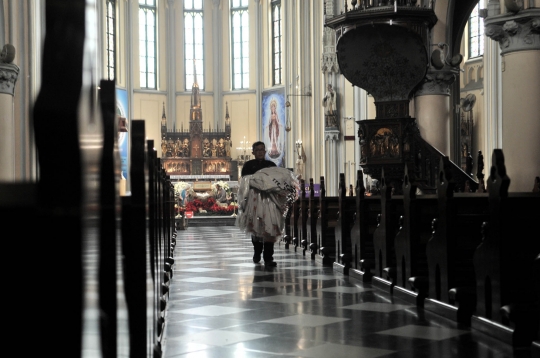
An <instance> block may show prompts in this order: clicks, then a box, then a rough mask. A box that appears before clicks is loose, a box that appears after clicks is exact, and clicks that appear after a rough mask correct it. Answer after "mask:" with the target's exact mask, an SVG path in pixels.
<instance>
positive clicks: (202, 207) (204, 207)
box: [181, 197, 236, 216]
mask: <svg viewBox="0 0 540 358" xmlns="http://www.w3.org/2000/svg"><path fill="white" fill-rule="evenodd" d="M235 210H236V204H235V203H231V204H230V205H228V206H221V205H219V204H218V203H217V202H216V199H214V198H213V197H209V198H208V199H206V200H204V201H203V200H200V199H195V200H192V201H188V202H187V203H186V205H185V206H184V207H183V208H181V212H185V211H192V212H193V214H194V215H197V214H204V215H205V216H216V215H232V214H233V213H234V211H235Z"/></svg>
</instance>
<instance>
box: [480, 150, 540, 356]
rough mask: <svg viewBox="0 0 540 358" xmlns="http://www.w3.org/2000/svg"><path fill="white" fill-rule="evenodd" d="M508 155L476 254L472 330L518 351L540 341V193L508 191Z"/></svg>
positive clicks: (492, 189) (497, 167) (500, 161)
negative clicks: (475, 299) (506, 165)
mask: <svg viewBox="0 0 540 358" xmlns="http://www.w3.org/2000/svg"><path fill="white" fill-rule="evenodd" d="M509 186H510V178H509V177H508V176H507V174H506V167H505V163H504V155H503V152H502V151H501V150H500V149H495V150H494V151H493V156H492V167H491V175H490V177H489V178H488V182H487V187H488V193H489V194H488V195H489V220H488V222H487V223H486V224H485V225H484V227H483V229H484V230H483V240H482V241H481V243H480V245H479V246H478V248H477V249H476V251H475V252H474V269H475V272H476V295H477V305H476V311H475V314H474V316H473V318H472V322H471V324H472V327H473V328H475V329H477V330H480V331H482V332H484V333H486V334H488V335H491V336H494V337H497V338H498V339H500V340H502V341H504V342H507V343H508V344H510V345H512V346H514V347H516V348H517V347H531V344H532V342H533V341H535V340H536V341H538V340H540V266H539V265H540V239H539V237H540V220H539V219H540V193H538V192H527V193H515V192H508V188H509Z"/></svg>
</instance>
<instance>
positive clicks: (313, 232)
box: [302, 178, 320, 260]
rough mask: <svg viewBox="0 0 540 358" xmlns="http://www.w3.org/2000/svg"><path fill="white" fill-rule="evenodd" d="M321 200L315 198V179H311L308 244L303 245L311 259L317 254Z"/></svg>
mask: <svg viewBox="0 0 540 358" xmlns="http://www.w3.org/2000/svg"><path fill="white" fill-rule="evenodd" d="M319 205H320V201H319V198H315V189H314V186H313V178H310V179H309V198H308V209H307V221H306V242H304V243H303V244H302V247H303V249H304V255H306V252H307V251H308V250H309V252H310V257H311V259H312V260H313V259H315V255H316V254H317V218H318V215H319Z"/></svg>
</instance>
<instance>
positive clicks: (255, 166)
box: [241, 141, 277, 267]
mask: <svg viewBox="0 0 540 358" xmlns="http://www.w3.org/2000/svg"><path fill="white" fill-rule="evenodd" d="M252 150H253V152H252V154H253V156H254V157H255V159H252V160H248V161H247V162H246V163H245V164H244V166H243V167H242V173H241V175H242V177H244V176H246V175H252V174H255V173H256V172H257V171H259V170H260V169H263V168H268V167H275V166H276V164H275V163H274V162H272V161H270V160H266V159H265V155H266V147H265V145H264V143H263V142H261V141H258V142H255V143H253V145H252ZM251 242H252V243H253V251H254V254H253V262H255V263H259V262H260V261H261V254H262V255H263V258H264V264H265V265H266V266H271V267H275V266H277V264H276V262H275V261H274V257H273V256H274V243H273V242H268V241H266V242H265V241H264V238H263V237H258V236H254V235H251Z"/></svg>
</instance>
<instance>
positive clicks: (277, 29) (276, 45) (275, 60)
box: [272, 0, 281, 85]
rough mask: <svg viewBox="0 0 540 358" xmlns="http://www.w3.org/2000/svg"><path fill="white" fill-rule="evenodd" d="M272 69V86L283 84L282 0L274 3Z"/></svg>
mask: <svg viewBox="0 0 540 358" xmlns="http://www.w3.org/2000/svg"><path fill="white" fill-rule="evenodd" d="M272 69H273V72H274V76H273V80H272V81H273V82H272V84H273V85H279V84H281V0H274V1H272Z"/></svg>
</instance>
